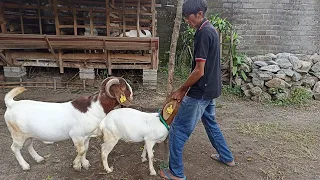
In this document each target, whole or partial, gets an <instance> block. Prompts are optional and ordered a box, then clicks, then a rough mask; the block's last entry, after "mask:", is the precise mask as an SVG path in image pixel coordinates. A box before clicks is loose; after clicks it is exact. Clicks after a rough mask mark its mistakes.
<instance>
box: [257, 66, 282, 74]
mask: <svg viewBox="0 0 320 180" xmlns="http://www.w3.org/2000/svg"><path fill="white" fill-rule="evenodd" d="M260 70H264V71H270V72H278V71H279V70H280V67H279V66H278V65H268V66H263V67H261V68H260Z"/></svg>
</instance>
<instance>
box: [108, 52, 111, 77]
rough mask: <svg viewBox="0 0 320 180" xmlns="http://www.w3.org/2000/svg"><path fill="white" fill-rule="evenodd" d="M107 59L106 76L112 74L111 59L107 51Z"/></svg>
mask: <svg viewBox="0 0 320 180" xmlns="http://www.w3.org/2000/svg"><path fill="white" fill-rule="evenodd" d="M107 58H108V75H111V74H112V59H111V51H109V50H108V51H107Z"/></svg>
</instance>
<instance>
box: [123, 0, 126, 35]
mask: <svg viewBox="0 0 320 180" xmlns="http://www.w3.org/2000/svg"><path fill="white" fill-rule="evenodd" d="M125 9H126V2H125V0H122V33H123V37H126V20H125V18H126V17H125V16H126V14H125Z"/></svg>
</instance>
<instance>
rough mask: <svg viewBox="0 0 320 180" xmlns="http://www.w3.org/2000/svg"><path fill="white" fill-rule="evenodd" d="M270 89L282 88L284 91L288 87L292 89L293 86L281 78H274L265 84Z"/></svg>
mask: <svg viewBox="0 0 320 180" xmlns="http://www.w3.org/2000/svg"><path fill="white" fill-rule="evenodd" d="M265 85H266V86H267V87H269V88H278V89H279V88H281V89H284V88H286V87H290V86H291V85H290V84H288V83H287V82H285V81H284V80H282V79H279V78H273V79H271V80H270V81H267V82H266V84H265Z"/></svg>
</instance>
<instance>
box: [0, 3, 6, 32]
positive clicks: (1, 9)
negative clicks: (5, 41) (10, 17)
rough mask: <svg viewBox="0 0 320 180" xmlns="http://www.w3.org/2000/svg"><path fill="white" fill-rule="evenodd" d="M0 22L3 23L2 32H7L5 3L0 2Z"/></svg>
mask: <svg viewBox="0 0 320 180" xmlns="http://www.w3.org/2000/svg"><path fill="white" fill-rule="evenodd" d="M0 24H1V33H7V27H6V24H7V23H6V19H5V17H4V5H3V3H0Z"/></svg>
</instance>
